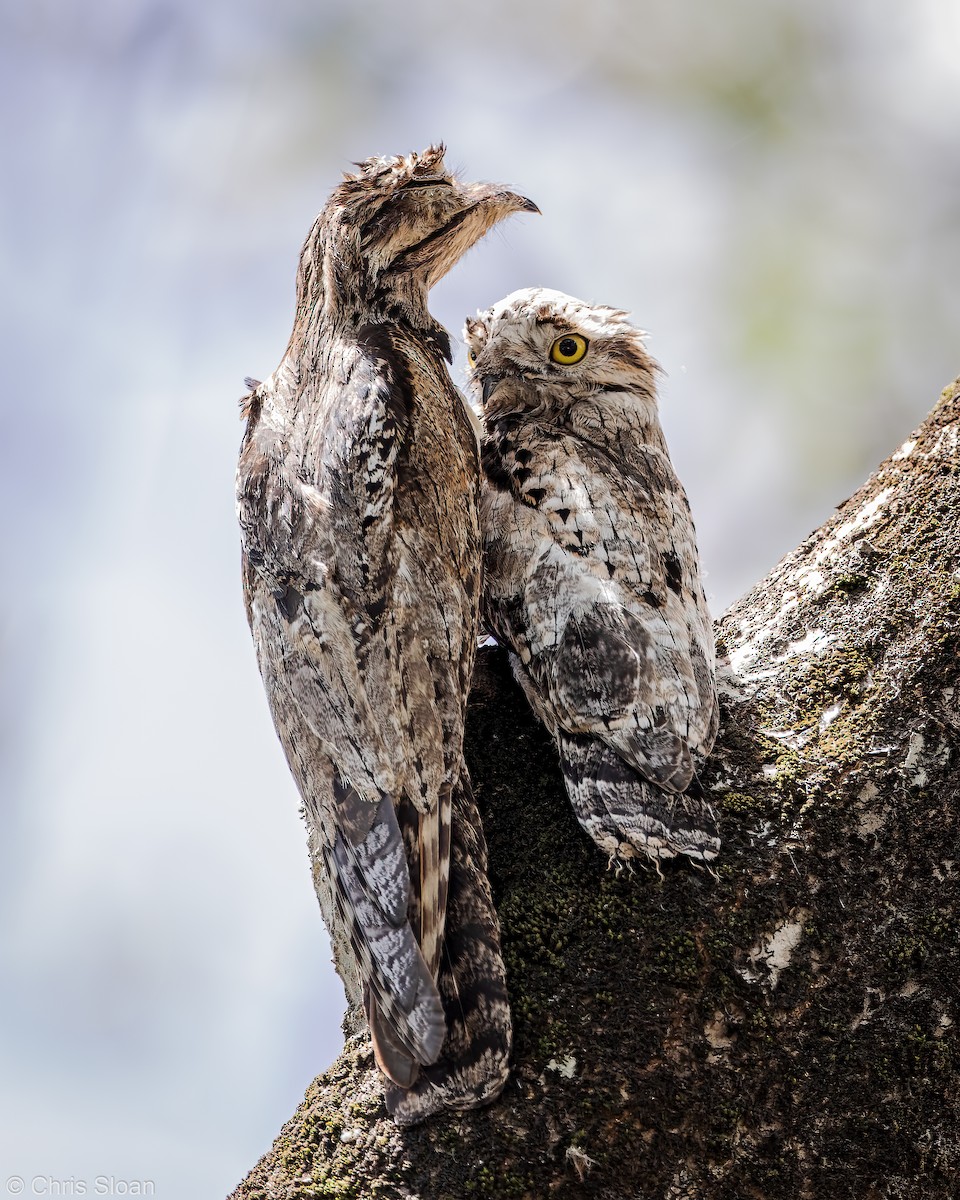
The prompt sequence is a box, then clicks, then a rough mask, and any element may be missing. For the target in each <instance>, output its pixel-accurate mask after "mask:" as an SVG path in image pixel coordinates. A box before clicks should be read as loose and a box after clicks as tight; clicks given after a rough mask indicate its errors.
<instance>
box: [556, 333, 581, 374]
mask: <svg viewBox="0 0 960 1200" xmlns="http://www.w3.org/2000/svg"><path fill="white" fill-rule="evenodd" d="M589 345H590V343H589V342H588V341H587V339H586V338H585V337H581V336H580V334H579V333H565V334H564V335H563V337H559V338H557V340H556V341H555V342H554V343H553V345H552V346H551V347H550V358H551V359H552V360H553V361H554V362H555V363H560V365H561V366H563V367H569V366H572V365H573V364H574V363H578V362H579V361H580V359H581V358H583V356H584V355H585V354H586V352H587V348H588V347H589Z"/></svg>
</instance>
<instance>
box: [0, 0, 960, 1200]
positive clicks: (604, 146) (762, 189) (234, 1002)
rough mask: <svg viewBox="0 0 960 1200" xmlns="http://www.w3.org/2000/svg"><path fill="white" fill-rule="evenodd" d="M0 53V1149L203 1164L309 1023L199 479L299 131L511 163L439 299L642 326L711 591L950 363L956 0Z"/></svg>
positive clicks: (500, 166) (214, 6) (320, 144)
mask: <svg viewBox="0 0 960 1200" xmlns="http://www.w3.org/2000/svg"><path fill="white" fill-rule="evenodd" d="M0 89H2V101H3V102H2V105H0V128H2V137H3V176H4V179H5V183H4V184H3V187H2V191H0V261H2V272H3V281H4V284H3V288H2V291H0V305H2V309H3V321H2V335H0V336H2V339H3V346H2V350H3V362H4V363H5V367H4V381H3V385H2V389H0V404H2V406H3V427H2V436H0V457H2V469H0V488H2V490H3V512H4V519H3V521H2V523H0V538H2V543H3V544H2V550H3V562H4V564H5V577H6V579H7V583H6V585H5V586H4V588H3V593H2V601H0V720H2V728H0V798H2V807H0V906H2V923H0V1192H2V1190H3V1187H4V1179H5V1178H6V1177H7V1176H8V1175H12V1174H17V1175H20V1176H22V1177H24V1178H25V1180H26V1194H28V1195H29V1194H31V1191H30V1189H31V1186H32V1183H31V1181H32V1180H33V1179H34V1177H39V1178H40V1180H41V1182H42V1181H44V1180H60V1181H63V1180H70V1179H74V1180H79V1181H84V1182H85V1183H86V1184H87V1194H93V1193H94V1180H95V1179H96V1177H97V1176H104V1177H107V1178H109V1177H111V1176H112V1177H114V1178H115V1179H118V1180H121V1181H124V1180H126V1181H131V1180H133V1181H144V1180H150V1181H153V1182H154V1194H155V1195H157V1196H160V1197H168V1198H171V1200H173V1198H175V1200H194V1198H197V1200H199V1198H200V1197H204V1198H209V1197H216V1196H221V1195H225V1194H226V1193H227V1192H228V1191H230V1190H231V1188H232V1187H233V1186H234V1185H235V1184H236V1183H237V1182H238V1181H239V1179H240V1178H241V1177H242V1176H243V1174H244V1173H245V1172H246V1171H247V1170H248V1169H249V1168H250V1167H251V1166H252V1165H253V1163H254V1161H255V1160H256V1158H257V1157H258V1155H259V1154H260V1153H261V1152H263V1151H265V1150H266V1149H267V1147H268V1146H269V1145H270V1143H271V1141H272V1139H273V1137H274V1135H275V1134H276V1133H277V1131H278V1130H279V1128H280V1125H281V1123H282V1122H283V1121H284V1120H285V1119H286V1118H287V1117H288V1116H289V1115H290V1114H291V1113H292V1112H293V1110H294V1108H295V1106H296V1105H297V1103H298V1102H299V1100H300V1099H301V1096H302V1094H303V1091H304V1089H305V1088H306V1086H307V1085H308V1084H309V1082H310V1081H311V1080H312V1078H313V1077H314V1075H316V1074H317V1073H319V1072H320V1071H321V1070H322V1069H323V1068H325V1067H326V1066H327V1065H328V1064H329V1063H330V1061H331V1060H332V1059H333V1058H334V1056H335V1054H336V1053H337V1050H338V1048H339V1045H340V1031H339V1021H340V1016H341V1012H342V990H341V988H340V985H339V982H338V981H337V979H336V976H335V975H334V973H333V971H332V968H331V967H330V965H329V948H328V946H327V943H326V940H325V935H324V933H323V931H322V926H321V921H320V916H319V911H318V909H317V906H316V902H315V900H314V897H313V893H312V889H311V884H310V874H309V870H308V866H307V856H306V849H305V844H304V836H303V831H302V828H301V825H300V820H299V817H298V813H297V809H298V798H297V796H296V794H295V791H294V788H293V785H292V783H291V781H290V779H289V776H288V774H287V770H286V766H285V763H284V760H283V757H282V754H281V751H280V749H279V746H278V744H277V743H276V740H275V737H274V734H273V730H272V727H271V724H270V720H269V716H268V712H267V706H266V703H265V700H264V697H263V695H262V690H261V685H260V681H259V677H258V675H257V672H256V667H255V664H254V656H253V650H252V647H251V644H250V639H249V635H248V633H247V629H246V626H245V622H244V617H243V612H242V606H241V599H240V583H239V578H238V557H239V551H238V535H237V529H236V526H235V520H234V515H233V473H234V466H235V461H236V453H237V448H238V445H239V439H240V434H241V427H240V423H239V421H238V415H237V406H236V401H237V399H238V397H239V396H240V395H241V393H242V392H243V390H244V389H243V386H242V380H243V377H244V375H246V374H251V375H254V376H257V377H258V378H262V377H264V376H266V375H267V374H269V373H270V371H272V370H273V368H274V367H275V366H276V364H277V362H278V360H279V358H280V355H281V354H282V352H283V349H284V346H285V343H286V339H287V335H288V333H289V328H290V323H291V319H292V313H293V279H294V271H295V266H296V261H297V255H298V252H299V248H300V244H301V241H302V239H303V237H304V235H305V234H306V231H307V229H308V228H309V226H310V223H311V221H312V219H313V217H314V215H315V213H316V212H317V210H318V209H319V208H320V206H321V205H322V203H323V201H324V198H325V196H326V194H327V192H328V191H329V189H330V187H331V186H332V185H333V184H334V183H335V182H336V181H337V180H338V178H339V174H340V171H341V170H342V169H344V168H345V167H347V166H348V165H349V163H350V162H351V160H354V159H358V158H363V157H366V156H368V155H371V154H380V153H395V152H406V151H408V150H411V149H415V148H421V147H423V146H424V145H426V144H427V143H428V142H430V141H432V140H435V139H444V140H445V141H446V142H447V144H448V147H449V154H448V160H449V161H450V162H451V163H454V164H456V165H458V166H460V167H462V168H463V170H464V173H465V175H466V176H467V177H468V178H479V179H494V180H499V181H504V182H510V183H512V184H514V185H516V187H517V188H518V189H519V190H521V191H522V192H524V193H525V194H526V195H528V196H531V197H532V198H533V199H534V200H536V201H537V203H538V204H539V205H540V207H541V208H542V210H543V216H542V217H539V218H537V217H524V218H522V219H514V220H513V221H512V222H511V223H509V224H508V225H506V226H504V227H502V228H501V230H500V231H499V232H497V233H495V234H494V235H493V236H492V237H491V238H490V239H489V241H488V242H486V243H482V244H481V245H480V246H479V247H478V248H477V249H475V250H474V251H473V252H472V253H471V254H470V255H469V257H468V258H467V259H466V260H465V261H464V262H463V263H462V264H461V265H460V266H459V267H458V268H457V269H456V270H455V271H454V272H453V274H452V275H450V276H449V277H448V278H447V279H446V280H445V281H444V282H443V284H442V285H441V286H440V287H439V288H438V289H437V291H436V292H435V293H434V299H433V305H432V307H433V311H434V313H435V315H436V316H437V317H439V319H440V320H441V321H443V322H444V324H446V325H447V326H448V327H449V328H450V329H451V330H452V331H455V332H457V333H459V331H460V328H461V326H462V322H463V318H464V316H465V315H466V314H467V313H468V312H472V311H473V310H475V309H476V308H478V307H484V306H486V305H488V304H490V303H491V302H493V301H495V300H497V299H499V298H500V297H501V296H503V295H505V294H506V293H507V292H510V291H512V290H514V289H515V288H518V287H523V286H528V285H533V284H542V285H546V286H549V287H554V288H559V289H561V290H563V291H567V292H571V293H573V294H574V295H577V296H580V297H583V298H586V299H590V300H594V301H596V302H602V303H608V304H615V305H619V306H622V307H624V308H627V309H629V310H630V311H631V312H633V314H634V316H635V319H636V320H637V322H638V323H639V324H641V325H642V326H643V327H644V328H646V329H648V330H649V331H650V335H651V336H650V342H649V344H650V348H651V350H652V352H653V353H654V355H655V356H656V357H657V358H658V359H659V360H660V361H661V362H662V364H663V366H664V367H665V369H666V372H667V375H666V378H665V379H664V383H663V399H662V409H663V422H664V425H665V427H666V430H667V436H668V439H669V441H670V445H671V447H672V452H673V456H674V459H675V462H676V464H677V467H678V470H679V473H680V475H681V477H682V478H683V480H684V481H685V483H686V485H687V489H688V491H689V493H690V498H691V502H692V505H693V510H694V514H695V517H696V520H697V525H698V529H699V533H700V542H701V549H702V555H703V559H704V564H705V567H706V570H707V572H708V580H707V586H708V591H709V593H710V595H711V597H712V603H713V607H714V610H715V612H717V613H718V614H719V613H720V612H721V611H722V610H723V609H724V608H725V607H726V606H727V605H728V604H729V603H730V602H731V601H733V600H734V599H735V598H736V597H737V595H738V594H739V593H740V592H741V591H743V590H744V589H745V588H746V587H747V586H749V585H750V584H751V583H753V582H754V581H756V580H757V579H759V578H761V577H762V575H763V574H764V573H765V572H766V571H767V570H768V569H769V568H770V567H771V566H772V565H773V564H774V562H775V561H776V560H777V559H778V558H779V557H780V556H781V555H782V554H783V553H785V552H787V551H788V550H790V549H792V548H793V546H794V545H795V544H796V543H797V542H798V541H799V540H800V539H801V538H802V537H804V536H805V535H806V534H807V533H808V532H809V531H810V530H812V529H813V528H815V527H816V526H817V525H818V524H819V523H820V522H821V521H822V520H823V519H824V517H826V516H827V515H828V514H829V512H830V511H831V508H832V507H833V506H834V505H835V504H837V503H839V502H840V501H841V500H843V499H844V498H845V497H846V496H847V495H848V494H849V493H850V492H851V491H852V490H853V489H854V488H855V487H857V486H858V485H859V483H860V482H861V481H862V480H863V479H864V478H865V477H866V475H867V474H869V472H870V471H871V469H872V468H873V467H874V465H875V464H876V462H877V461H879V460H880V459H881V458H882V457H884V456H885V455H886V454H887V453H888V452H890V451H891V450H893V449H894V447H895V446H896V445H897V444H898V443H899V442H900V441H902V440H903V439H904V438H905V437H906V435H907V434H908V433H909V432H910V430H911V428H912V427H914V426H915V425H916V424H917V423H918V422H919V421H920V419H921V418H922V417H923V416H924V415H925V413H926V412H927V411H928V409H929V408H930V407H931V406H932V404H933V402H934V401H935V399H936V397H937V394H938V393H939V391H940V389H941V388H942V387H943V386H944V385H946V384H947V383H949V382H950V381H951V380H952V379H953V377H954V376H955V375H957V374H958V373H960V336H958V329H960V153H958V149H960V147H958V140H960V8H958V7H957V5H956V4H955V2H954V0H914V2H913V3H912V4H910V5H903V4H899V3H895V0H848V2H847V3H845V4H842V5H839V4H836V3H834V2H833V0H804V3H802V4H801V3H790V2H788V0H726V3H724V4H722V5H718V4H713V3H710V0H679V2H677V0H675V2H674V3H671V4H664V3H661V4H654V3H652V2H650V0H592V2H591V4H590V5H583V4H579V3H573V2H572V0H550V2H549V3H547V2H546V0H543V2H539V3H523V2H521V0H510V2H507V0H486V2H485V3H484V4H482V5H477V4H475V3H474V4H467V3H463V2H461V0H409V2H407V3H397V2H396V0H369V2H365V3H356V2H348V0H319V2H318V3H314V4H310V5H305V4H303V3H302V2H300V0H270V2H269V3H267V0H230V2H229V3H228V2H227V0H205V3H203V4H202V5H199V4H193V3H189V2H188V0H85V2H84V3H82V4H81V3H72V2H71V0H32V2H31V3H30V4H15V3H14V2H13V0H3V2H2V4H0ZM462 366H463V350H462V346H459V344H458V356H457V363H456V366H455V378H457V379H458V380H460V379H461V378H462ZM33 1194H55V1193H54V1192H53V1191H52V1190H51V1189H50V1187H49V1186H48V1187H47V1192H46V1193H43V1192H37V1190H36V1187H34V1192H33ZM59 1194H76V1193H68V1192H66V1191H63V1190H61V1192H60V1193H59Z"/></svg>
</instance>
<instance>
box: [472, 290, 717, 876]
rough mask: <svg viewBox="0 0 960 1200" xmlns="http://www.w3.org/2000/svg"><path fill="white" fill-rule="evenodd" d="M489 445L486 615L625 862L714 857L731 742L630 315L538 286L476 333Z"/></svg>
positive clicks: (594, 831) (650, 377) (650, 370)
mask: <svg viewBox="0 0 960 1200" xmlns="http://www.w3.org/2000/svg"><path fill="white" fill-rule="evenodd" d="M466 339H467V345H468V351H469V353H468V363H469V364H470V368H471V371H472V381H473V386H474V388H475V390H476V392H477V394H478V397H479V398H481V399H482V403H483V410H484V423H485V433H484V436H483V441H482V464H483V470H484V493H483V505H482V512H483V525H484V553H485V583H484V600H483V616H484V619H485V621H486V623H487V624H488V626H489V628H490V630H491V632H492V633H493V634H494V636H495V637H496V638H497V639H498V640H499V641H501V642H502V643H504V644H505V645H506V646H508V647H509V648H510V650H511V651H512V654H513V660H514V669H515V673H516V675H517V677H518V679H519V681H520V683H521V684H522V685H523V687H524V690H525V691H526V694H527V696H528V698H529V700H530V703H531V705H532V706H533V709H534V711H535V712H536V713H537V715H538V716H539V717H540V719H541V720H542V721H543V722H544V724H545V725H546V727H547V728H548V729H549V730H550V732H551V733H552V734H553V736H554V738H555V739H556V742H557V746H558V748H559V752H560V758H561V762H562V766H563V771H564V776H565V780H566V785H567V792H568V794H569V796H570V800H571V802H572V804H573V807H574V809H575V811H576V814H577V817H578V819H579V821H580V823H581V825H583V827H584V828H585V829H586V830H587V832H588V833H589V834H590V835H591V837H592V838H593V839H594V840H595V841H596V842H597V844H598V845H599V846H600V847H601V848H602V849H603V850H605V851H606V853H607V854H608V855H610V856H611V858H618V859H619V858H630V857H634V856H636V855H637V854H638V853H639V854H646V855H648V856H650V857H651V858H653V859H655V860H657V859H661V858H669V857H673V856H674V855H677V854H686V855H689V856H690V857H691V858H692V859H698V860H701V861H702V860H709V859H711V858H714V857H715V856H716V854H717V851H718V849H719V839H718V837H717V827H716V819H715V817H714V813H713V810H712V809H711V807H710V805H709V804H708V803H707V801H706V800H705V798H704V796H703V792H702V789H701V788H700V786H699V782H698V780H697V777H696V766H697V764H698V763H699V762H701V761H702V760H703V759H704V758H705V757H706V755H707V754H708V753H709V752H710V749H711V748H712V746H713V742H714V739H715V737H716V734H717V724H718V709H717V697H716V687H715V679H714V676H715V655H714V644H713V631H712V627H711V623H710V616H709V613H708V612H707V605H706V598H705V596H704V592H703V585H702V583H701V579H700V564H699V558H698V554H697V545H696V540H695V536H694V528H693V522H692V520H691V516H690V506H689V504H688V503H687V498H686V496H685V495H684V491H683V488H682V487H681V485H680V481H679V480H678V479H677V476H676V475H675V473H674V471H673V467H672V466H671V463H670V458H669V456H668V454H667V446H666V442H665V441H664V437H663V431H662V429H661V427H660V421H659V417H658V414H657V397H656V387H655V374H656V370H657V367H656V364H655V363H654V361H653V360H652V359H651V358H650V357H649V355H648V354H647V352H646V350H645V348H644V345H643V335H642V334H641V333H640V331H639V330H637V329H635V328H634V327H633V326H631V325H630V324H629V323H628V322H627V319H626V314H625V313H622V312H619V311H617V310H616V309H612V308H605V307H594V306H591V305H587V304H584V303H582V302H581V301H579V300H575V299H573V298H572V297H570V296H565V295H563V294H562V293H560V292H554V291H549V290H547V289H544V288H536V289H527V290H523V291H519V292H514V293H513V295H511V296H508V297H507V298H506V299H505V300H502V301H500V303H499V304H496V305H494V307H493V308H491V309H489V310H488V311H486V312H483V313H480V314H479V315H478V316H477V317H476V318H475V319H470V320H468V321H467V325H466Z"/></svg>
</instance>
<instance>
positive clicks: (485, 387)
mask: <svg viewBox="0 0 960 1200" xmlns="http://www.w3.org/2000/svg"><path fill="white" fill-rule="evenodd" d="M644 336H645V335H644V333H643V331H642V330H640V329H637V328H636V326H634V325H631V324H630V322H629V321H628V320H627V314H626V313H625V312H621V311H620V310H619V309H616V308H608V307H606V306H605V305H592V304H586V303H584V301H582V300H576V299H574V297H573V296H566V295H564V293H563V292H555V291H552V290H551V289H550V288H523V289H522V290H521V291H518V292H513V293H511V295H509V296H507V297H506V298H505V299H503V300H501V301H499V302H498V303H497V304H494V305H493V307H492V308H488V309H487V310H486V311H485V312H480V313H477V315H476V316H475V317H468V318H467V322H466V325H465V327H464V339H465V341H466V344H467V368H468V371H469V373H470V382H471V385H472V387H473V390H474V392H475V393H476V394H477V397H478V399H480V400H482V402H483V407H484V411H485V412H487V413H488V414H493V413H495V412H503V411H508V410H509V411H517V410H520V409H530V408H540V407H547V408H552V409H558V408H560V409H562V408H564V407H566V406H568V405H569V404H571V403H574V402H576V401H577V400H578V399H581V398H584V397H586V396H598V395H600V394H602V393H621V392H630V393H634V394H635V395H637V396H639V397H644V396H649V399H650V403H654V399H653V397H654V376H655V373H656V371H657V370H658V367H657V364H656V362H654V360H653V359H652V358H651V357H650V355H649V354H648V353H647V351H646V348H645V346H644V343H643V339H644Z"/></svg>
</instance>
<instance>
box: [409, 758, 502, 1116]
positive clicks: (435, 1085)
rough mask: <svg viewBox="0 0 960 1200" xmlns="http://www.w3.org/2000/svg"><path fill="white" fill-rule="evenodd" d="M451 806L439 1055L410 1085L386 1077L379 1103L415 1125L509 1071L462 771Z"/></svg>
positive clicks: (484, 887) (493, 919)
mask: <svg viewBox="0 0 960 1200" xmlns="http://www.w3.org/2000/svg"><path fill="white" fill-rule="evenodd" d="M452 806H453V814H452V816H453V820H452V822H451V826H450V828H451V830H452V840H451V855H450V878H449V885H448V886H449V890H448V899H447V919H446V931H445V935H444V940H443V949H442V954H441V959H440V975H439V978H438V981H437V984H438V988H439V993H440V996H441V997H442V1000H443V1008H444V1011H445V1014H446V1023H447V1037H446V1040H445V1041H444V1043H443V1049H442V1051H441V1054H440V1057H439V1058H438V1059H437V1060H436V1062H434V1063H432V1064H426V1065H423V1066H421V1068H420V1070H419V1072H418V1073H417V1077H416V1079H415V1081H414V1082H413V1083H412V1085H410V1086H406V1087H405V1086H403V1085H402V1084H401V1083H400V1081H399V1080H394V1082H393V1083H389V1082H388V1083H387V1086H386V1103H387V1110H388V1112H389V1113H390V1115H391V1116H392V1117H393V1119H394V1120H395V1121H396V1122H397V1123H398V1124H400V1125H416V1124H418V1123H419V1122H421V1121H423V1120H426V1118H427V1117H430V1116H432V1115H433V1114H434V1113H437V1112H440V1111H442V1110H445V1109H451V1110H454V1111H463V1110H465V1109H470V1108H477V1107H480V1106H481V1105H484V1104H489V1103H490V1102H491V1101H493V1100H495V1099H496V1098H497V1096H499V1095H500V1093H501V1091H502V1090H503V1086H504V1084H505V1083H506V1080H507V1075H508V1072H509V1059H510V1050H511V1047H512V1041H513V1034H512V1026H511V1022H510V1005H509V998H508V995H507V984H506V973H505V970H504V965H503V959H502V957H501V954H500V927H499V923H498V921H497V915H496V911H495V909H494V907H493V899H492V897H491V894H490V885H489V883H488V881H487V873H486V857H487V854H486V845H485V843H484V840H483V832H482V829H481V827H480V819H479V816H478V814H477V810H476V806H475V803H474V799H473V795H472V793H471V791H470V784H469V780H468V779H467V777H466V774H465V773H464V775H463V776H462V777H461V779H460V781H459V784H458V785H457V786H455V787H454V791H453V796H452ZM397 1084H400V1086H397Z"/></svg>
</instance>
